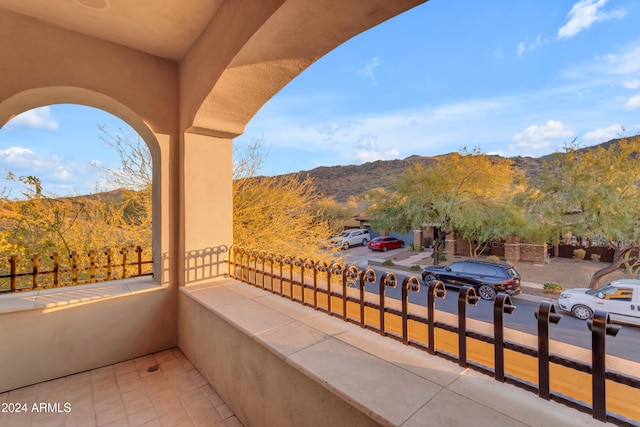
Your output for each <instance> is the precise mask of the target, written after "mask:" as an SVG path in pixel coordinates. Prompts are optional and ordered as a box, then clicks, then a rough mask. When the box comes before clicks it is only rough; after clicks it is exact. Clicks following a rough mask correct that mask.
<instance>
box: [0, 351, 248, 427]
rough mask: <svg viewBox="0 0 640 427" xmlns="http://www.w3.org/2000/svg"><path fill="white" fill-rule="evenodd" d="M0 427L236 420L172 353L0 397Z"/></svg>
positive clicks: (234, 425)
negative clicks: (1, 410)
mask: <svg viewBox="0 0 640 427" xmlns="http://www.w3.org/2000/svg"><path fill="white" fill-rule="evenodd" d="M0 404H2V405H3V406H2V408H3V412H2V413H0V425H2V426H7V427H10V426H16V427H18V426H20V427H23V426H30V425H33V426H82V427H91V426H105V425H108V426H141V425H161V426H186V425H195V426H219V427H224V426H228V427H238V426H242V424H241V423H240V421H238V419H237V418H236V417H235V415H233V413H232V412H231V410H230V409H229V407H228V406H227V405H226V404H225V403H224V402H223V401H222V399H221V398H220V396H219V395H218V394H217V393H216V392H215V390H213V388H211V386H210V385H209V384H208V383H207V381H206V380H205V379H204V378H203V377H202V376H201V375H200V373H199V372H198V371H197V370H196V369H195V368H194V367H193V365H192V364H191V362H189V360H188V359H187V358H186V357H185V356H184V355H183V354H182V352H181V351H180V350H179V349H177V348H173V349H169V350H165V351H161V352H158V353H154V354H150V355H147V356H142V357H138V358H136V359H132V360H128V361H125V362H121V363H117V364H115V365H109V366H105V367H102V368H98V369H93V370H90V371H85V372H82V373H78V374H74V375H69V376H66V377H62V378H58V379H55V380H51V381H47V382H43V383H39V384H35V385H32V386H28V387H23V388H19V389H16V390H12V391H9V392H5V393H2V394H0Z"/></svg>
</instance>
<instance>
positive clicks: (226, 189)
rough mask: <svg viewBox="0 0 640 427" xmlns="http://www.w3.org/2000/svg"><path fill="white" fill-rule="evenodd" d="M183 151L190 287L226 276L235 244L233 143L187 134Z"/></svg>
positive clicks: (185, 279)
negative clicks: (229, 257)
mask: <svg viewBox="0 0 640 427" xmlns="http://www.w3.org/2000/svg"><path fill="white" fill-rule="evenodd" d="M183 138H184V143H183V151H182V179H181V181H182V185H181V187H182V192H183V194H182V205H181V221H180V224H179V229H180V230H179V235H180V236H183V237H182V238H181V239H180V240H181V241H182V244H183V245H184V248H182V254H183V256H184V258H183V260H184V269H183V270H184V277H183V278H182V279H183V280H180V281H179V283H181V284H185V285H191V284H194V283H199V282H203V281H207V280H210V279H211V278H213V277H218V276H221V275H223V274H224V273H226V272H227V265H226V264H225V263H224V259H225V258H226V257H227V256H228V251H229V248H230V247H231V245H232V243H233V228H232V224H233V212H232V210H233V208H232V140H231V139H230V138H219V137H213V136H206V135H199V134H194V133H185V134H184V136H183Z"/></svg>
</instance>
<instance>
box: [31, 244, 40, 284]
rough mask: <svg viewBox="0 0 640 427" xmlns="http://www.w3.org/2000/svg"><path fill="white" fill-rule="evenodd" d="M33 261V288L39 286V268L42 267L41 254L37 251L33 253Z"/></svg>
mask: <svg viewBox="0 0 640 427" xmlns="http://www.w3.org/2000/svg"><path fill="white" fill-rule="evenodd" d="M31 262H32V266H33V270H32V276H33V277H32V279H33V288H34V289H35V288H37V287H38V286H39V285H38V269H39V267H40V265H39V264H40V255H38V253H37V252H34V253H32V254H31Z"/></svg>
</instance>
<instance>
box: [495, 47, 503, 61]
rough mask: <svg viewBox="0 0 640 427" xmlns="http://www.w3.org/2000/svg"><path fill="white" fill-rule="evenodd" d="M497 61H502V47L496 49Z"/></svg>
mask: <svg viewBox="0 0 640 427" xmlns="http://www.w3.org/2000/svg"><path fill="white" fill-rule="evenodd" d="M496 59H497V60H501V59H502V46H498V48H497V49H496Z"/></svg>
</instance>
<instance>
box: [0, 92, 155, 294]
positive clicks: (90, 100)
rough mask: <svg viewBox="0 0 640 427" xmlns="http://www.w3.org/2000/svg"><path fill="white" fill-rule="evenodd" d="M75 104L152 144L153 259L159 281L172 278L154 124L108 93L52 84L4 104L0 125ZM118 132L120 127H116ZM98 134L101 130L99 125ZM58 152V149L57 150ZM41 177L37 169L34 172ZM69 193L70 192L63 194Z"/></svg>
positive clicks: (23, 93) (150, 151) (149, 148)
mask: <svg viewBox="0 0 640 427" xmlns="http://www.w3.org/2000/svg"><path fill="white" fill-rule="evenodd" d="M56 104H73V105H77V106H84V107H92V108H95V109H98V110H100V111H102V112H104V113H105V114H104V117H107V116H109V115H111V116H114V117H115V118H118V119H120V120H121V122H120V123H122V122H124V123H125V124H126V125H127V126H128V127H130V129H131V130H132V131H133V132H134V133H135V134H137V135H135V136H139V137H140V138H141V139H142V141H144V143H145V144H146V147H148V150H149V154H150V157H151V165H150V167H151V168H152V169H151V176H152V179H151V193H152V197H151V206H152V207H151V211H152V221H151V227H152V230H151V235H152V238H151V240H152V243H151V248H150V251H148V252H147V253H148V254H149V255H148V257H149V258H153V260H154V264H153V273H154V276H155V277H156V281H157V282H165V281H166V280H168V278H166V277H165V278H163V277H162V274H161V272H162V265H161V264H162V259H164V258H166V257H165V256H164V255H166V252H167V251H166V250H162V235H161V229H162V227H161V224H162V197H161V191H160V183H161V168H160V164H161V163H160V162H161V160H160V148H159V143H158V138H157V135H156V134H155V133H154V132H153V131H152V130H151V129H150V127H149V126H148V125H147V124H146V123H145V122H144V121H143V120H142V119H141V118H140V117H139V116H138V115H137V114H135V112H133V111H132V110H131V109H129V108H128V107H126V106H124V105H122V104H121V103H119V102H117V101H115V100H114V99H112V98H110V97H107V96H105V95H102V94H99V93H96V92H93V91H89V90H85V89H80V88H73V87H50V88H40V89H33V90H28V91H25V92H22V93H20V94H18V95H16V96H13V97H11V98H9V99H7V100H6V101H4V102H2V103H0V119H1V121H0V124H1V125H2V126H4V125H5V124H6V123H7V121H8V119H9V118H13V117H15V116H17V115H19V114H21V113H24V112H26V111H31V110H33V109H34V108H38V107H43V106H49V105H56ZM113 131H116V130H113ZM95 132H96V134H98V132H99V129H98V128H97V127H96V129H95ZM53 151H55V149H54V150H53ZM34 174H35V176H37V171H36V172H34ZM59 195H60V196H66V194H59Z"/></svg>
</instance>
